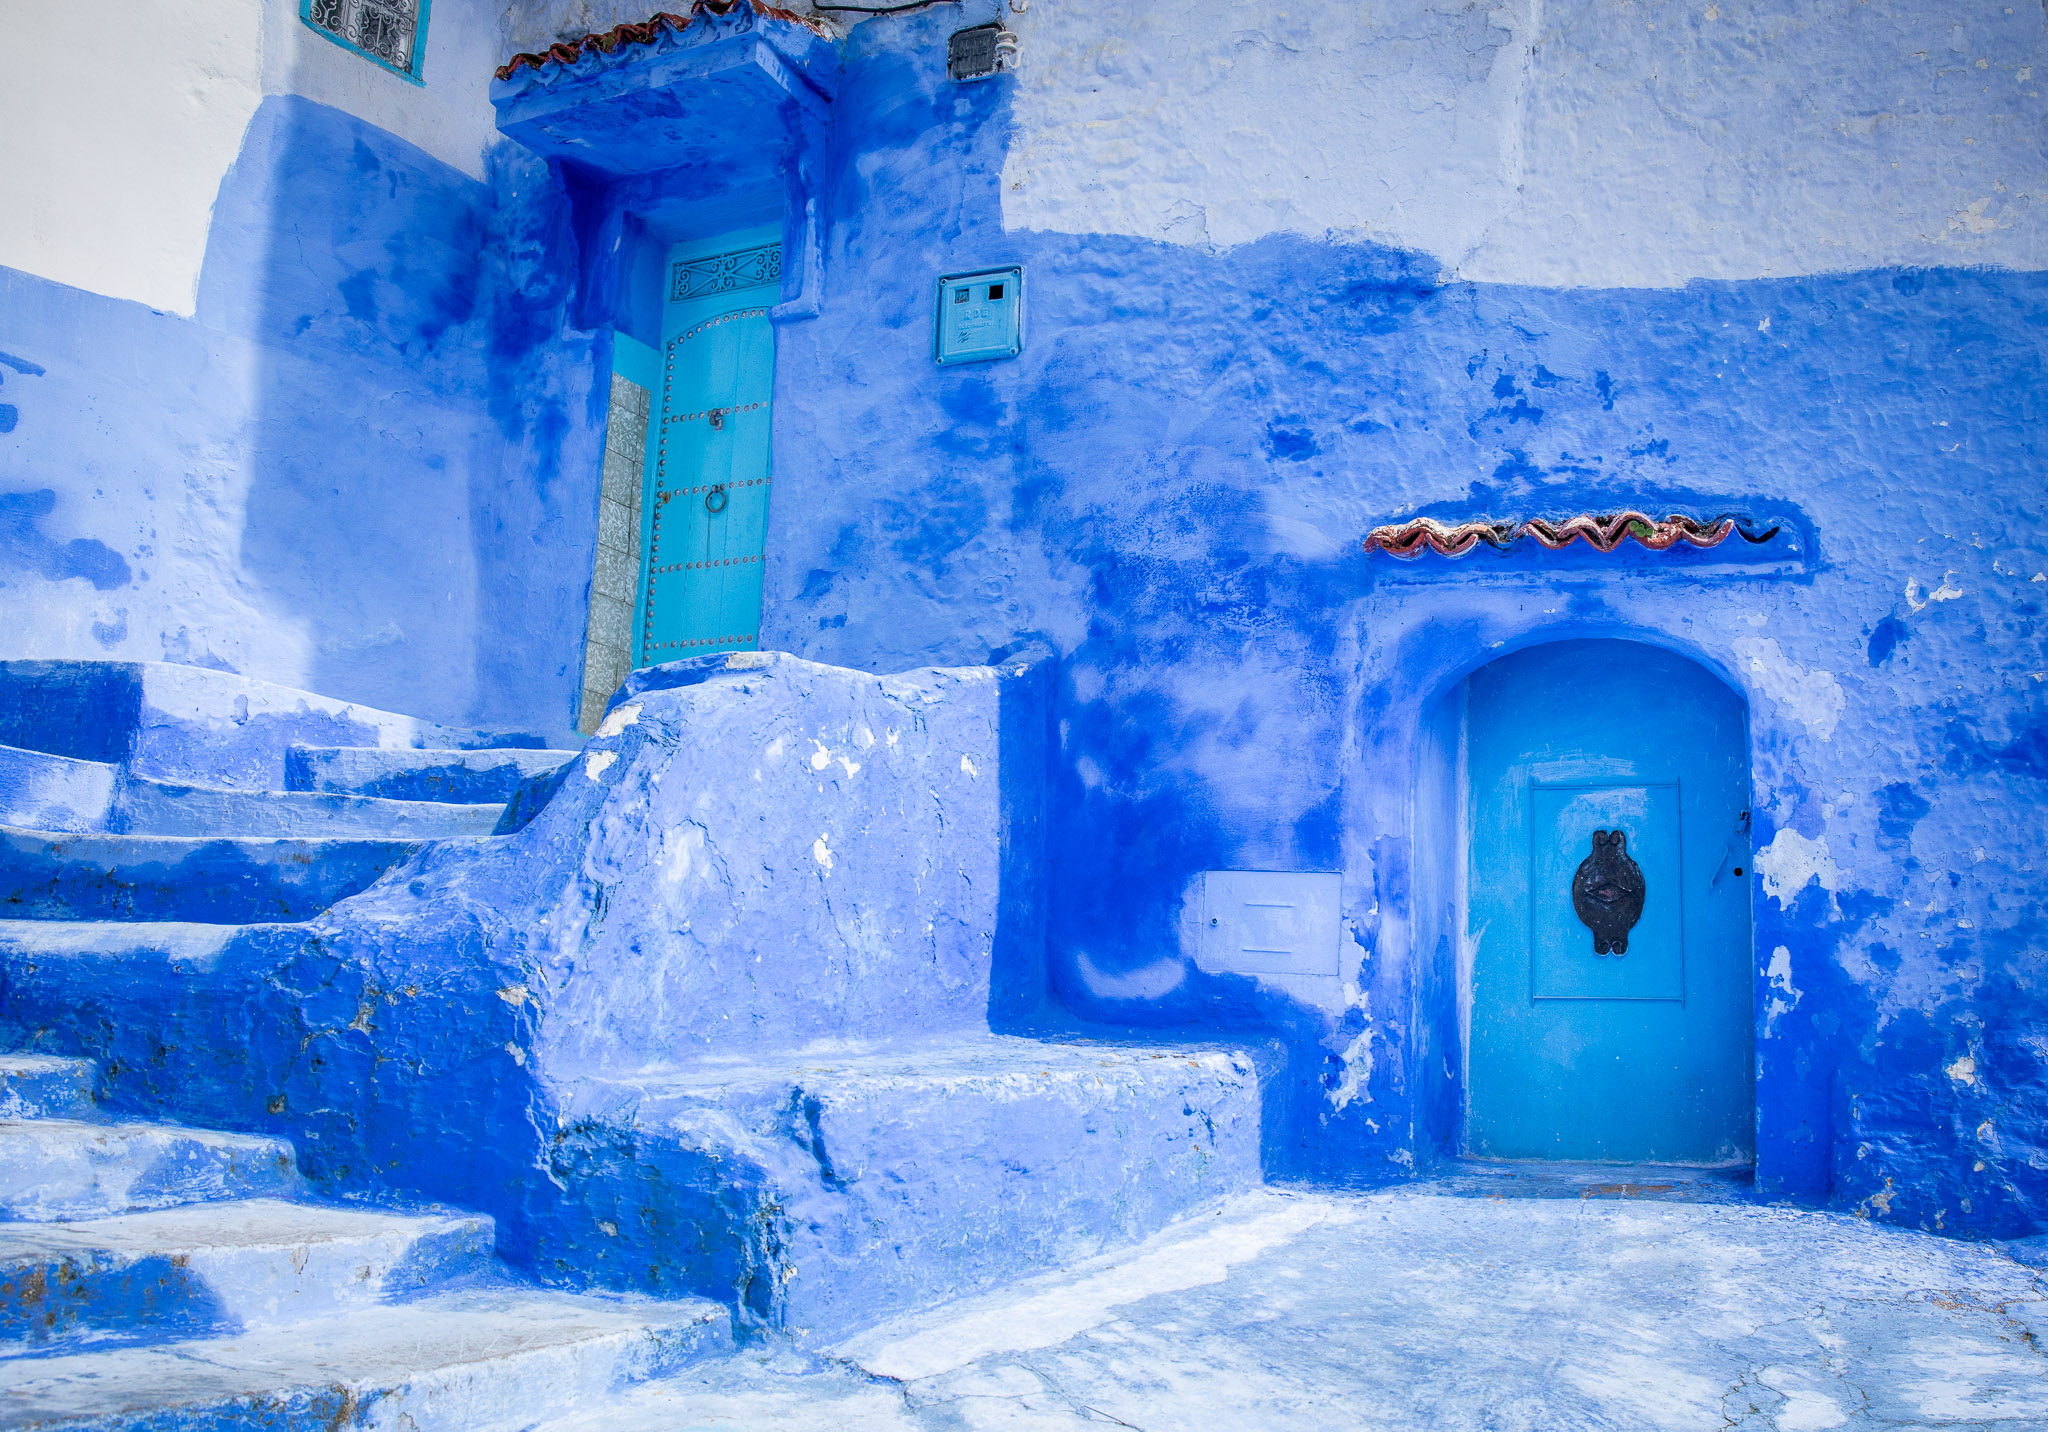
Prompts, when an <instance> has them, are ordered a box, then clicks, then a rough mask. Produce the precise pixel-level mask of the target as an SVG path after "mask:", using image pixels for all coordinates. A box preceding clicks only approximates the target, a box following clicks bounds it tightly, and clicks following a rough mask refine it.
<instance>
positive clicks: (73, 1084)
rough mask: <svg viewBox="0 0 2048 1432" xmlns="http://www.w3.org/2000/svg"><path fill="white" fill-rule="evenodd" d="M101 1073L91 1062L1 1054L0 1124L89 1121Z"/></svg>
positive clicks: (86, 1060) (48, 1056)
mask: <svg viewBox="0 0 2048 1432" xmlns="http://www.w3.org/2000/svg"><path fill="white" fill-rule="evenodd" d="M98 1072H99V1071H98V1070H96V1069H95V1068H94V1067H93V1064H92V1061H91V1060H89V1059H59V1058H57V1057H56V1056H55V1055H51V1054H0V1120H7V1121H13V1120H17V1119H89V1118H91V1117H92V1112H93V1105H92V1086H93V1079H94V1077H95V1075H96V1074H97V1073H98Z"/></svg>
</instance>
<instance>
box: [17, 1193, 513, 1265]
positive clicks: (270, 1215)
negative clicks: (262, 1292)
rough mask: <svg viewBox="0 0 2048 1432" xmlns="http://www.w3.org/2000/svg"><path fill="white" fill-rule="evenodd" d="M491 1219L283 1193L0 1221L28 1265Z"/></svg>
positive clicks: (286, 1244) (298, 1242) (334, 1238)
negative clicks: (293, 1198)
mask: <svg viewBox="0 0 2048 1432" xmlns="http://www.w3.org/2000/svg"><path fill="white" fill-rule="evenodd" d="M489 1222H490V1220H489V1219H488V1218H486V1217H484V1216H483V1215H481V1214H475V1213H460V1212H455V1211H452V1210H438V1211H429V1212H413V1213H397V1212H391V1211H389V1210H385V1209H369V1208H348V1207H336V1206H334V1205H332V1204H319V1203H294V1202H290V1201H288V1200H286V1199H281V1198H242V1199H230V1200H224V1201H221V1202H217V1203H198V1204H188V1205H185V1206H184V1207H180V1208H159V1209H151V1210H148V1211H146V1212H142V1213H116V1214H109V1215H107V1216H104V1217H100V1218H74V1219H65V1220H62V1221H58V1222H50V1223H0V1260H4V1261H9V1262H15V1263H20V1262H26V1261H28V1260H31V1259H34V1258H38V1257H45V1256H57V1257H61V1256H64V1255H66V1254H75V1253H86V1252H103V1253H113V1254H117V1255H128V1254H156V1253H169V1254H180V1253H193V1252H199V1251H203V1250H223V1249H256V1248H297V1247H303V1246H305V1245H307V1244H312V1243H339V1242H346V1241H349V1240H354V1239H363V1238H373V1237H378V1236H381V1235H387V1234H397V1235H401V1236H403V1235H408V1234H418V1233H425V1232H431V1231H434V1230H437V1229H443V1228H448V1229H457V1228H462V1227H464V1226H467V1225H477V1226H486V1225H488V1224H489Z"/></svg>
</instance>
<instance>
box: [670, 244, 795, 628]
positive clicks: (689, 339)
mask: <svg viewBox="0 0 2048 1432" xmlns="http://www.w3.org/2000/svg"><path fill="white" fill-rule="evenodd" d="M780 238H781V234H780V230H779V229H778V228H776V227H773V226H770V227H766V228H762V229H757V230H752V231H748V232H745V233H738V234H728V235H726V236H725V237H724V238H723V239H721V240H717V241H713V242H705V243H694V244H679V245H677V246H676V247H675V248H673V249H671V250H670V251H669V256H668V280H667V285H668V286H667V301H666V303H665V304H664V305H663V314H662V329H661V337H662V345H661V397H660V404H659V407H658V408H657V410H656V421H655V423H654V426H653V429H652V430H651V431H650V432H649V433H648V444H647V488H646V493H645V496H644V497H643V498H642V500H641V530H642V540H641V551H642V553H643V554H644V555H643V557H642V575H641V583H640V607H639V612H638V626H637V630H638V638H639V663H638V664H640V665H642V666H651V665H654V664H656V663H659V662H663V661H674V660H676V659H677V658H679V657H685V656H695V655H699V654H702V653H705V652H711V651H741V650H749V649H751V648H752V647H753V646H754V645H755V644H756V641H757V639H758V637H759V633H760V627H761V559H762V552H763V544H764V542H765V540H766V537H767V531H768V479H769V472H768V456H769V454H768V447H769V444H768V435H769V399H770V397H771V395H772V392H773V389H774V384H775V330H774V328H773V326H772V325H771V324H770V323H769V321H768V310H769V308H770V307H771V306H772V305H773V304H774V303H775V302H776V301H777V300H778V299H779V298H780V297H781V288H782V244H781V242H780Z"/></svg>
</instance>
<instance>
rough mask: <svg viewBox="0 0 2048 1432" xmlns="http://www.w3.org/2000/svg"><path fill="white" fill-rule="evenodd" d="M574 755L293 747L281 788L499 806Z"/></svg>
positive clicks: (549, 752)
mask: <svg viewBox="0 0 2048 1432" xmlns="http://www.w3.org/2000/svg"><path fill="white" fill-rule="evenodd" d="M576 755H577V753H576V752H574V751H551V750H520V749H503V750H496V751H451V750H433V751H404V750H392V749H387V748H384V747H376V746H294V747H292V748H291V750H290V751H288V752H286V754H285V786H286V788H287V789H288V790H294V791H324V792H332V793H335V794H343V795H358V796H381V797H384V798H386V799H389V800H400V801H449V802H456V803H462V804H477V805H503V804H504V803H505V802H506V801H509V800H511V799H512V796H513V793H514V792H516V791H517V790H518V789H519V787H520V786H521V785H523V784H524V783H525V782H527V781H529V780H531V779H533V778H534V777H535V776H544V775H547V774H549V773H550V772H552V771H555V770H558V769H560V768H561V766H562V765H563V764H564V763H565V762H568V761H572V760H574V759H575V758H576Z"/></svg>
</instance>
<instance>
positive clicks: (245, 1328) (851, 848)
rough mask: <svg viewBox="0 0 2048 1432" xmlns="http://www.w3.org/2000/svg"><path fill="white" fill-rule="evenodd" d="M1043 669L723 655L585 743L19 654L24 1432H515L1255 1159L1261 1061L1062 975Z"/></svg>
mask: <svg viewBox="0 0 2048 1432" xmlns="http://www.w3.org/2000/svg"><path fill="white" fill-rule="evenodd" d="M24 668H27V669H24ZM1040 680H1041V678H1040V675H1039V674H1038V673H1036V672H1034V671H1032V670H1029V669H1027V668H1025V667H1021V666H1020V667H1018V668H1016V669H1014V670H1007V671H999V670H996V669H992V668H986V667H978V668H957V669H932V670H927V671H920V672H911V673H906V674H904V675H903V676H900V677H875V676H870V675H867V674H864V673H859V672H852V671H846V670H843V669H839V668H833V667H826V666H820V665H817V664H814V663H809V662H803V661H799V660H796V659H794V658H790V657H787V656H781V655H778V654H774V653H741V654H739V655H736V656H729V657H712V658H698V659H694V660H692V661H685V662H678V663H674V664H672V665H670V666H667V667H659V668H651V669H649V670H647V671H643V672H639V673H636V674H635V676H634V678H633V680H632V681H631V682H629V684H628V688H627V689H626V690H624V691H622V692H621V694H620V695H619V697H618V698H616V699H615V701H614V703H613V706H612V709H611V711H610V713H609V714H608V715H607V717H606V719H605V721H604V723H603V725H602V726H601V727H600V728H599V730H598V732H597V734H596V735H595V736H594V737H593V738H592V739H591V741H590V743H589V745H588V746H586V747H585V748H584V749H583V750H582V751H580V752H570V751H549V750H545V749H542V748H540V747H538V746H537V745H535V744H533V743H530V742H528V743H519V742H515V741H508V740H506V739H504V738H501V737H493V736H491V735H490V734H488V733H481V732H462V731H450V730H447V729H445V728H438V727H430V726H427V725H425V724H424V723H420V722H417V721H412V720H410V719H409V718H404V717H399V716H395V715H392V714H390V713H382V712H371V711H366V710H364V709H362V708H357V707H348V706H345V705H344V704H343V703H338V702H333V701H330V700H328V699H326V698H322V697H318V696H315V695H313V694H311V693H305V692H294V691H289V690H287V689H284V688H277V687H267V688H261V689H258V688H259V687H260V684H258V683H249V682H245V681H243V680H242V679H241V678H236V677H229V676H224V675H222V674H219V673H193V672H191V671H188V670H184V669H166V668H155V667H143V668H134V667H129V668H119V669H114V670H108V669H101V668H97V667H92V668H89V669H86V668H81V669H79V670H70V671H67V670H66V669H64V668H63V667H62V664H58V663H35V664H24V663H0V736H5V737H7V738H8V743H7V746H6V748H5V749H4V750H0V825H4V829H0V1049H13V1050H15V1051H18V1052H17V1054H16V1055H15V1056H14V1058H13V1060H12V1062H11V1063H10V1064H9V1065H8V1066H7V1068H8V1070H9V1073H8V1075H7V1078H6V1081H5V1083H4V1085H0V1087H4V1090H5V1094H4V1099H0V1119H6V1120H8V1122H6V1123H4V1124H0V1131H4V1132H0V1165H4V1166H5V1169H6V1171H5V1172H4V1173H0V1219H5V1220H9V1221H6V1222H0V1234H4V1237H0V1266H4V1267H5V1268H7V1269H11V1270H12V1271H11V1272H9V1273H7V1274H6V1275H5V1276H7V1277H9V1278H11V1279H12V1280H13V1281H12V1282H10V1283H9V1284H8V1289H9V1290H10V1291H8V1293H7V1294H6V1296H5V1297H0V1303H4V1302H7V1300H8V1299H9V1298H12V1299H14V1301H15V1302H18V1303H19V1305H20V1307H21V1309H22V1312H21V1314H20V1317H19V1318H18V1319H17V1321H18V1323H19V1326H18V1327H13V1328H12V1330H11V1331H7V1332H4V1333H0V1337H11V1338H12V1339H13V1341H12V1342H11V1343H10V1344H9V1347H10V1348H11V1350H12V1351H11V1357H10V1359H9V1361H8V1362H7V1363H6V1364H5V1367H4V1371H0V1432H6V1430H7V1429H12V1428H24V1427H38V1428H41V1427H67V1428H70V1427H79V1428H83V1427H92V1428H101V1427H106V1428H115V1427H121V1428H137V1429H140V1428H144V1427H148V1428H151V1429H156V1428H170V1427H180V1428H183V1427H194V1428H197V1427H207V1428H214V1427H242V1426H251V1427H255V1426H263V1427H272V1426H278V1427H298V1426H308V1427H312V1426H320V1427H325V1426H330V1425H357V1423H359V1422H360V1423H363V1424H364V1425H376V1426H387V1425H388V1426H394V1427H399V1426H412V1427H417V1428H426V1427H430V1426H435V1427H438V1426H450V1427H458V1426H459V1427H472V1428H476V1429H489V1428H494V1427H497V1426H499V1425H501V1424H503V1425H507V1426H518V1425H524V1422H526V1421H532V1420H534V1419H535V1418H536V1417H537V1416H538V1415H539V1414H540V1413H541V1412H543V1411H545V1412H548V1413H551V1414H558V1413H560V1412H563V1411H566V1410H569V1409H571V1408H574V1407H581V1406H587V1405H589V1404H590V1400H591V1399H592V1398H596V1397H598V1396H599V1395H600V1394H601V1393H602V1392H603V1391H604V1390H606V1389H608V1388H613V1387H617V1386H619V1385H622V1384H623V1383H626V1382H630V1381H632V1380H633V1379H636V1378H640V1377H643V1376H655V1375H659V1374H660V1373H661V1372H662V1371H663V1370H665V1369H668V1368H671V1367H674V1366H678V1365H680V1364H681V1363H683V1362H687V1361H688V1360H689V1359H691V1358H694V1357H698V1356H701V1355H703V1354H704V1353H705V1352H707V1351H710V1350H713V1349H715V1348H717V1347H721V1346H725V1345H726V1343H727V1341H729V1339H730V1338H731V1337H733V1336H735V1335H737V1336H741V1337H748V1336H754V1335H756V1334H758V1333H764V1332H776V1333H778V1334H782V1335H787V1336H790V1337H792V1338H795V1339H796V1340H798V1341H799V1342H806V1341H810V1340H822V1341H830V1340H833V1339H836V1338H837V1337H839V1336H842V1335H844V1334H845V1333H847V1332H850V1331H852V1330H854V1329H855V1328H858V1327H861V1326H864V1325H867V1324H870V1323H872V1322H874V1321H876V1320H878V1319H880V1318H884V1317H888V1316H892V1315H894V1314H896V1313H899V1312H902V1311H905V1310H908V1309H910V1308H915V1307H919V1306H925V1305H928V1304H931V1303H933V1302H937V1301H942V1300H944V1299H947V1298H951V1297H956V1296H961V1295H967V1294H972V1293H976V1292H979V1291H983V1290H985V1289H988V1288H990V1287H993V1286H997V1285H999V1284H1001V1283H1003V1282H1006V1281H1008V1280H1010V1279H1013V1278H1016V1277H1019V1276H1022V1275H1025V1274H1028V1273H1031V1272H1035V1271H1038V1270H1041V1269H1044V1268H1047V1267H1052V1266H1056V1265H1059V1264H1061V1263H1064V1262H1068V1261H1071V1260H1073V1259H1076V1258H1085V1257H1089V1256H1092V1255H1094V1254H1097V1253H1100V1252H1102V1251H1105V1250H1106V1249H1109V1248H1113V1247H1117V1246H1122V1245H1125V1244H1129V1243H1132V1242H1135V1241H1137V1240H1139V1239H1142V1238H1144V1237H1146V1236H1148V1235H1149V1234H1150V1233H1152V1232H1154V1231H1156V1230H1157V1229H1159V1228H1160V1227H1162V1226H1164V1225H1165V1224H1167V1223H1169V1222H1171V1221H1172V1220H1174V1219H1176V1218H1178V1217H1180V1216H1183V1215H1184V1214H1187V1213H1189V1212H1192V1211H1195V1210H1196V1209H1199V1208H1203V1207H1207V1206H1211V1205H1213V1204H1214V1202H1215V1201H1216V1200H1218V1199H1221V1198H1226V1197H1229V1196H1230V1195H1232V1194H1234V1193H1236V1192H1238V1191H1240V1190H1242V1189H1244V1188H1246V1187H1249V1186H1252V1185H1255V1184H1256V1183H1257V1182H1258V1181H1259V1169H1260V1121H1259V1085H1258V1076H1257V1072H1256V1069H1255V1067H1254V1065H1253V1062H1252V1060H1251V1059H1250V1058H1249V1057H1248V1056H1247V1055H1245V1054H1244V1053H1242V1052H1239V1051H1234V1050H1229V1049H1219V1048H1212V1047H1202V1046H1195V1045H1188V1044H1171V1043H1151V1044H1138V1043H1134V1042H1131V1041H1129V1040H1127V1039H1117V1038H1105V1037H1100V1036H1094V1037H1091V1036H1090V1034H1089V1032H1088V1031H1083V1030H1078V1029H1075V1028H1073V1027H1071V1023H1070V1022H1065V1023H1063V1022H1062V1019H1061V1017H1060V1016H1059V1014H1058V1011H1057V1008H1056V1007H1054V1006H1052V1005H1051V1004H1050V1002H1049V999H1048V992H1047V990H1046V988H1045V981H1044V970H1043V964H1042V958H1043V954H1042V942H1043V934H1042V926H1041V925H1039V924H1038V923H1037V922H1038V921H1039V920H1040V919H1041V914H1040V911H1041V906H1040V904H1039V901H1040V899H1041V896H1040V894H1039V882H1040V881H1041V880H1042V878H1043V876H1042V868H1043V866H1042V854H1041V852H1040V851H1039V849H1038V847H1037V845H1036V843H1035V842H1036V841H1037V838H1038V837H1037V832H1038V830H1039V829H1040V828H1041V826H1040V817H1039V815H1038V814H1037V813H1036V812H1037V811H1038V810H1039V809H1040V808H1041V806H1042V798H1043V790H1042V787H1043V780H1044V774H1043V773H1044V751H1043V746H1042V744H1035V743H1041V742H1042V741H1043V738H1044V722H1043V707H1042V685H1040V684H1039V683H1040ZM81 692H83V694H81ZM110 693H111V694H110ZM1035 703H1038V704H1035ZM1034 932H1035V933H1034ZM84 1061H92V1062H84ZM88 1091H89V1092H91V1093H92V1094H94V1095H96V1099H97V1102H96V1103H88V1102H87V1099H86V1095H87V1093H88ZM9 1101H11V1102H9ZM96 1109H104V1110H110V1111H117V1113H118V1119H119V1120H125V1122H123V1121H115V1120H113V1119H102V1118H101V1117H100V1116H99V1115H98V1114H96V1113H94V1112H93V1111H94V1110H96ZM166 1121H169V1122H166ZM207 1130H214V1132H208V1131H207ZM316 1197H317V1198H320V1199H325V1200H327V1201H326V1202H325V1203H320V1202H315V1201H313V1199H314V1198H316ZM450 1209H462V1210H468V1211H466V1212H461V1213H454V1212H449V1211H448V1210H450ZM493 1252H495V1255H496V1257H495V1258H493V1257H492V1256H491V1255H492V1253H493ZM7 1260H11V1261H7ZM508 1269H509V1270H511V1271H509V1272H508V1271H507V1270H508ZM343 1270H345V1271H346V1272H347V1277H343V1276H342V1271H343ZM521 1279H524V1280H526V1281H524V1282H521V1281H519V1280H521ZM351 1280H352V1281H351ZM540 1285H546V1287H547V1289H548V1291H541V1288H540ZM15 1289H26V1290H31V1291H30V1292H28V1293H19V1292H16V1291H13V1290H15ZM9 1306H12V1304H9ZM712 1310H715V1312H714V1311H712ZM372 1403H375V1405H376V1406H379V1407H383V1408H384V1409H385V1410H384V1411H382V1412H378V1413H376V1414H375V1415H374V1416H373V1415H370V1414H369V1413H368V1412H366V1411H365V1410H364V1409H366V1408H368V1407H370V1406H371V1405H372ZM387 1404H388V1405H387ZM152 1409H155V1410H152ZM159 1414H161V1415H159ZM407 1418H410V1419H411V1420H410V1421H407V1420H405V1419H407ZM66 1419H69V1420H66ZM266 1419H269V1420H266ZM351 1419H354V1420H353V1421H352V1420H351Z"/></svg>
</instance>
